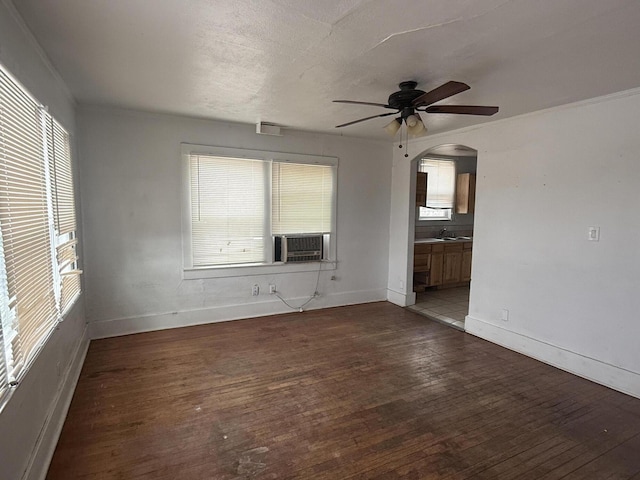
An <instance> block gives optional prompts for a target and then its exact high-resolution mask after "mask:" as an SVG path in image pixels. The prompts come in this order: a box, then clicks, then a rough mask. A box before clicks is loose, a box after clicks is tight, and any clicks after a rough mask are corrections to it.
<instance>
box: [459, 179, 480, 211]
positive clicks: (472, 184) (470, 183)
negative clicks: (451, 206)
mask: <svg viewBox="0 0 640 480" xmlns="http://www.w3.org/2000/svg"><path fill="white" fill-rule="evenodd" d="M475 208H476V176H475V175H474V174H473V173H459V174H458V176H457V177H456V213H460V214H465V213H473V212H474V210H475Z"/></svg>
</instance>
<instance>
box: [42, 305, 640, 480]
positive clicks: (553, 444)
mask: <svg viewBox="0 0 640 480" xmlns="http://www.w3.org/2000/svg"><path fill="white" fill-rule="evenodd" d="M47 478H48V479H49V480H58V479H60V480H72V479H101V480H102V479H121V480H134V479H161V480H163V479H182V480H200V479H207V480H209V479H216V480H217V479H220V480H231V479H234V480H240V479H242V480H247V479H260V480H262V479H264V480H267V479H332V480H343V479H385V480H393V479H449V480H461V479H500V480H507V479H518V480H529V479H530V480H541V479H544V480H549V479H560V478H562V479H567V480H576V479H589V480H594V479H603V480H604V479H628V478H640V400H638V399H635V398H632V397H629V396H626V395H624V394H621V393H618V392H615V391H613V390H610V389H607V388H605V387H602V386H600V385H597V384H594V383H591V382H589V381H587V380H583V379H581V378H578V377H575V376H573V375H570V374H568V373H566V372H563V371H560V370H557V369H555V368H553V367H550V366H548V365H545V364H543V363H540V362H537V361H535V360H532V359H529V358H527V357H524V356H522V355H519V354H517V353H514V352H511V351H509V350H506V349H504V348H501V347H498V346H496V345H493V344H491V343H488V342H485V341H483V340H480V339H478V338H475V337H473V336H471V335H467V334H465V333H463V332H459V331H456V330H454V329H451V328H448V327H445V326H443V325H441V324H438V323H435V322H433V321H430V320H428V319H426V318H424V317H422V316H419V315H417V314H415V313H412V312H409V311H407V310H404V309H401V308H399V307H396V306H394V305H391V304H388V303H372V304H366V305H356V306H349V307H340V308H333V309H327V310H320V311H313V312H305V313H300V314H299V313H295V314H290V315H280V316H273V317H265V318H258V319H250V320H241V321H235V322H226V323H218V324H212V325H203V326H197V327H189V328H182V329H174V330H165V331H161V332H152V333H145V334H139V335H130V336H126V337H119V338H112V339H105V340H98V341H93V342H91V346H90V348H89V353H88V356H87V359H86V362H85V365H84V367H83V370H82V374H81V377H80V381H79V383H78V387H77V390H76V393H75V396H74V398H73V402H72V405H71V408H70V411H69V415H68V417H67V421H66V423H65V425H64V429H63V432H62V435H61V438H60V441H59V444H58V447H57V449H56V452H55V455H54V457H53V461H52V463H51V467H50V470H49V474H48V477H47Z"/></svg>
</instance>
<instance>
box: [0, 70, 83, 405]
mask: <svg viewBox="0 0 640 480" xmlns="http://www.w3.org/2000/svg"><path fill="white" fill-rule="evenodd" d="M76 243H77V239H76V218H75V203H74V195H73V177H72V170H71V150H70V141H69V134H68V133H67V132H66V131H65V130H64V129H63V128H62V126H61V125H60V124H59V123H58V122H56V120H55V119H54V118H53V117H52V116H51V115H49V114H48V113H47V111H46V110H45V108H44V107H43V106H42V105H40V104H39V103H38V102H37V101H36V100H34V99H33V98H32V97H31V96H30V95H29V94H28V93H27V92H26V91H25V90H24V89H23V88H22V86H21V85H20V84H19V83H18V82H16V81H15V80H14V79H13V78H12V77H11V76H10V75H9V74H8V73H7V72H6V71H4V70H3V69H2V68H0V318H1V322H0V326H1V329H0V330H1V332H0V333H1V335H0V339H1V341H0V354H1V355H0V395H2V394H3V393H5V392H6V391H7V386H8V385H10V384H14V383H16V382H18V381H19V379H20V376H21V375H22V374H23V372H24V371H25V370H26V367H27V366H28V365H29V363H30V362H31V361H32V359H33V358H34V357H35V355H36V353H37V351H38V350H39V348H40V347H41V346H42V344H43V343H44V342H45V340H46V338H47V337H48V335H49V334H50V333H51V332H52V331H53V329H54V327H55V325H56V324H57V322H58V321H60V320H61V319H62V314H63V313H64V312H65V310H66V309H68V308H69V307H70V306H71V305H72V303H73V302H74V300H75V298H76V297H77V296H78V294H79V293H80V279H79V274H80V271H79V270H78V268H77V262H78V257H77V253H76Z"/></svg>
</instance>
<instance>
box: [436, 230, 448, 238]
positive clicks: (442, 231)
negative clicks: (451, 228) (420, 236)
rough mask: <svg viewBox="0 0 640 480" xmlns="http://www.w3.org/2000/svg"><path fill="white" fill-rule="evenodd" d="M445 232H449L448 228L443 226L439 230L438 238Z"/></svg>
mask: <svg viewBox="0 0 640 480" xmlns="http://www.w3.org/2000/svg"><path fill="white" fill-rule="evenodd" d="M445 233H447V229H446V228H443V229H442V230H440V231H439V232H438V238H443V237H444V234H445Z"/></svg>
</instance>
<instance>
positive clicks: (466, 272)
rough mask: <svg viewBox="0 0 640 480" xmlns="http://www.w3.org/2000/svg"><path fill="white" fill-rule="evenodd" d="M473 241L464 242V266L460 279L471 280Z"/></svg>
mask: <svg viewBox="0 0 640 480" xmlns="http://www.w3.org/2000/svg"><path fill="white" fill-rule="evenodd" d="M472 245H473V244H472V243H471V242H466V243H465V244H464V250H463V251H462V268H461V273H460V280H462V281H463V282H468V281H470V280H471V247H472Z"/></svg>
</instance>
